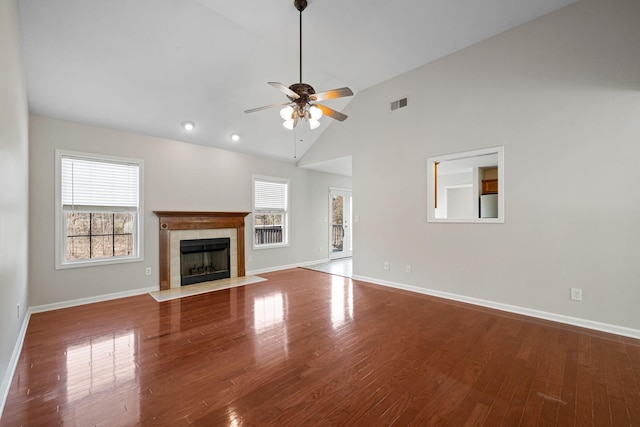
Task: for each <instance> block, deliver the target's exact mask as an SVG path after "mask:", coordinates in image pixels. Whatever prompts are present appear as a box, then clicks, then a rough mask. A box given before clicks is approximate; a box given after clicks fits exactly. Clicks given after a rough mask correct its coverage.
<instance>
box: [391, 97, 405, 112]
mask: <svg viewBox="0 0 640 427" xmlns="http://www.w3.org/2000/svg"><path fill="white" fill-rule="evenodd" d="M390 105H391V111H396V110H398V109H400V108H404V107H406V106H407V97H404V98H402V99H398V100H396V101H391V104H390Z"/></svg>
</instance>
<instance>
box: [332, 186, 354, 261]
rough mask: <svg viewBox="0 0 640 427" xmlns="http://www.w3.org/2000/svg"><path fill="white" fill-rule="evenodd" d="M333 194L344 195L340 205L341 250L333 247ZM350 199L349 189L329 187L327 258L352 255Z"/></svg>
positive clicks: (351, 198)
mask: <svg viewBox="0 0 640 427" xmlns="http://www.w3.org/2000/svg"><path fill="white" fill-rule="evenodd" d="M334 196H342V197H344V203H343V205H342V217H343V221H344V222H343V230H344V236H343V240H342V250H341V251H334V249H333V198H334ZM352 201H353V196H352V192H351V190H348V189H344V188H331V187H330V188H329V230H328V231H329V245H328V248H329V259H338V258H347V257H350V256H351V255H352V247H353V241H352V239H353V232H352V228H351V224H352V222H353V220H352V212H351V210H352Z"/></svg>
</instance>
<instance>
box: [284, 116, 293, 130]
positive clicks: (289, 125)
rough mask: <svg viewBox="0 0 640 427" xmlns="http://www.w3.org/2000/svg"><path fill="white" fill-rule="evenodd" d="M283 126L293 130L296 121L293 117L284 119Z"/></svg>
mask: <svg viewBox="0 0 640 427" xmlns="http://www.w3.org/2000/svg"><path fill="white" fill-rule="evenodd" d="M282 126H284V127H285V128H287V129H289V130H293V128H294V127H295V126H296V124H295V122H294V121H293V119H292V118H288V119H286V120H285V121H284V123H282Z"/></svg>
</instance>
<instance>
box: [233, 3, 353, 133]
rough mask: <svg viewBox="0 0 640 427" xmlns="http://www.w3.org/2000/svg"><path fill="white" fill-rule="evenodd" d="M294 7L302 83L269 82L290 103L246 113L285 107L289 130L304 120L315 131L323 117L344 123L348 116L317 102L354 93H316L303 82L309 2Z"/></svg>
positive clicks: (346, 89)
mask: <svg viewBox="0 0 640 427" xmlns="http://www.w3.org/2000/svg"><path fill="white" fill-rule="evenodd" d="M293 5H294V6H295V8H296V9H298V11H299V12H300V83H294V84H292V85H291V86H289V87H286V86H285V85H283V84H282V83H278V82H268V84H270V85H271V86H273V87H275V88H276V89H278V90H279V91H281V92H282V93H284V94H285V95H287V98H289V101H288V102H282V103H278V104H271V105H265V106H263V107H258V108H252V109H250V110H245V113H254V112H256V111H261V110H267V109H269V108H277V107H283V106H284V108H283V109H282V110H280V117H282V119H283V120H284V123H283V124H282V125H283V126H284V127H285V128H287V129H293V128H295V127H296V125H297V124H298V122H299V121H300V120H303V119H306V120H307V121H308V122H309V127H310V128H311V129H315V128H317V127H318V126H320V122H319V119H320V117H322V116H323V115H325V116H329V117H331V118H332V119H335V120H338V121H340V122H342V121H344V120H345V119H346V118H347V115H346V114H344V113H341V112H340V111H336V110H334V109H332V108H329V107H326V106H324V105H322V104H318V103H317V101H325V100H328V99H335V98H342V97H345V96H352V95H353V92H352V91H351V89H349V88H348V87H341V88H339V89H332V90H327V91H324V92H319V93H316V91H315V90H314V89H313V87H312V86H311V85H309V84H307V83H303V82H302V11H303V10H305V9H306V8H307V0H294V2H293Z"/></svg>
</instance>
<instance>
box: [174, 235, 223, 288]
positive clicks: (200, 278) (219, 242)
mask: <svg viewBox="0 0 640 427" xmlns="http://www.w3.org/2000/svg"><path fill="white" fill-rule="evenodd" d="M230 248H231V239H229V238H219V239H195V240H181V241H180V285H181V286H185V285H192V284H194V283H201V282H209V281H212V280H219V279H227V278H229V277H231V269H230V261H231V256H230Z"/></svg>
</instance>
